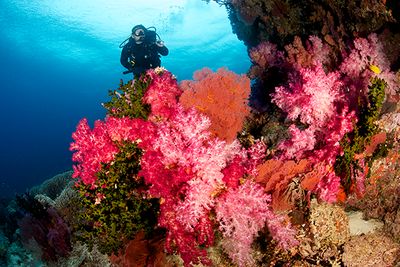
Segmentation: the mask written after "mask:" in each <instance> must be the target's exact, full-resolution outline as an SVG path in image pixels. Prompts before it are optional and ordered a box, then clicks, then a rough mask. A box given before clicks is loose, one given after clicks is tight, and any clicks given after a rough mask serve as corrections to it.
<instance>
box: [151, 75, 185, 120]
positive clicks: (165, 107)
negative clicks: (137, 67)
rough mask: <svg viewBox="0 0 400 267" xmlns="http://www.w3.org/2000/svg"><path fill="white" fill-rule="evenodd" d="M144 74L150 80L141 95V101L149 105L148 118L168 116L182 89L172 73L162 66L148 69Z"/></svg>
mask: <svg viewBox="0 0 400 267" xmlns="http://www.w3.org/2000/svg"><path fill="white" fill-rule="evenodd" d="M146 74H147V75H148V76H149V77H150V79H151V82H150V85H149V87H148V88H147V91H146V93H145V94H144V96H143V102H144V103H146V104H149V105H151V113H150V119H154V118H159V117H163V118H169V117H170V116H171V111H172V109H174V107H175V105H176V104H177V103H178V98H179V97H180V95H181V94H182V89H181V88H179V87H178V83H177V81H176V78H175V77H174V76H173V75H172V73H171V72H169V71H166V70H164V69H162V68H156V69H150V70H148V71H147V72H146ZM146 78H147V77H145V79H146Z"/></svg>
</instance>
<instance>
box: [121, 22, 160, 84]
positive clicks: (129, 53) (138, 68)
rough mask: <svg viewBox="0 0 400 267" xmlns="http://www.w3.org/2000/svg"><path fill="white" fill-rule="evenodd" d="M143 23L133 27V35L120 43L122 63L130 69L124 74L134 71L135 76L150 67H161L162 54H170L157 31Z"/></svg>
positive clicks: (138, 75)
mask: <svg viewBox="0 0 400 267" xmlns="http://www.w3.org/2000/svg"><path fill="white" fill-rule="evenodd" d="M151 28H154V27H150V28H146V27H144V26H143V25H141V24H140V25H136V26H135V27H133V28H132V35H131V36H130V37H129V38H127V39H126V40H125V41H123V42H122V43H121V44H120V46H119V47H120V48H122V52H121V59H120V61H121V64H122V66H124V67H125V68H127V69H128V71H125V72H123V73H124V74H127V73H130V72H132V73H133V75H134V78H139V77H140V75H141V74H142V73H144V72H146V71H147V70H148V69H152V68H156V67H160V65H161V60H160V55H162V56H166V55H168V48H167V47H166V46H165V45H164V42H163V41H162V40H161V39H160V36H159V35H158V34H157V33H156V30H155V28H154V30H150V29H151Z"/></svg>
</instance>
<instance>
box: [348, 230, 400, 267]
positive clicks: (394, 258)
mask: <svg viewBox="0 0 400 267" xmlns="http://www.w3.org/2000/svg"><path fill="white" fill-rule="evenodd" d="M399 256H400V245H399V244H397V243H395V242H394V241H393V240H392V239H390V238H389V237H388V236H386V235H385V234H384V233H382V232H375V233H369V234H366V235H358V236H354V237H352V238H351V240H350V241H349V242H347V243H346V244H345V245H344V253H343V257H342V259H343V263H344V265H345V266H348V267H356V266H371V267H372V266H398V265H396V263H399V260H400V258H399Z"/></svg>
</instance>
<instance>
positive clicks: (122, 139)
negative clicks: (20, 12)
mask: <svg viewBox="0 0 400 267" xmlns="http://www.w3.org/2000/svg"><path fill="white" fill-rule="evenodd" d="M216 2H218V3H219V4H221V5H224V6H225V7H227V10H228V13H229V18H230V20H231V22H232V27H233V29H234V32H235V33H236V34H237V35H238V37H239V39H241V40H243V42H244V43H245V44H246V45H247V47H248V52H249V57H250V59H251V61H252V67H251V68H250V70H249V72H248V73H247V75H238V74H235V73H233V72H231V71H229V70H227V69H225V68H221V69H219V70H217V71H216V72H213V71H211V70H210V69H207V68H205V69H203V70H200V71H197V72H196V73H195V74H194V79H193V80H191V81H180V82H178V80H177V79H176V78H175V77H174V75H173V74H172V73H171V72H169V71H168V70H166V69H164V68H157V69H152V70H149V71H147V73H145V74H143V75H142V76H141V77H140V78H137V79H136V80H135V81H134V82H133V81H129V82H128V83H125V84H124V83H123V82H122V81H121V84H120V87H119V88H118V89H117V90H113V91H110V92H109V95H110V101H109V102H107V103H104V104H103V106H104V107H105V108H106V110H107V116H106V118H104V120H99V121H96V122H95V123H94V126H93V127H90V126H89V123H88V121H87V120H86V119H82V120H81V121H80V122H79V124H78V126H77V129H76V131H75V132H74V133H73V142H72V143H71V147H70V149H71V151H73V160H74V162H75V165H74V166H73V174H72V177H73V181H74V182H73V185H70V186H66V187H65V189H64V191H63V192H62V193H59V194H58V195H57V197H53V198H52V199H50V197H47V200H46V201H44V200H43V199H44V193H42V194H36V196H35V198H33V196H31V195H27V196H24V197H20V198H19V201H18V204H19V206H20V210H23V212H22V213H21V214H20V215H19V219H18V221H19V225H20V228H21V234H22V237H21V238H22V239H25V241H24V242H23V243H24V244H25V247H29V246H30V247H32V246H33V245H32V244H33V243H34V244H35V246H36V250H39V252H37V253H38V255H40V257H41V259H42V261H43V262H52V263H53V264H54V263H55V262H57V264H58V265H57V264H56V265H57V266H67V265H63V264H65V262H68V264H70V265H69V266H71V264H72V263H71V262H74V263H75V264H78V265H72V266H81V264H86V265H84V266H110V265H111V264H112V265H113V266H365V265H366V264H371V263H373V264H374V265H376V266H394V265H395V264H396V262H400V256H399V255H400V245H399V244H398V242H399V241H400V224H399V221H400V219H399V218H400V208H399V207H400V198H399V192H400V166H399V165H400V163H399V162H400V160H399V155H400V154H399V152H400V151H399V150H400V143H399V141H400V106H399V103H398V101H399V100H400V72H399V67H400V46H399V45H398V44H399V43H400V32H399V29H400V27H399V25H398V20H399V19H400V16H399V14H400V6H399V4H398V1H368V0H365V1H361V2H360V1H357V2H356V1H329V0H319V1H312V2H311V1H305V0H301V1H297V0H296V1H294V0H288V1H278V0H277V1H263V0H254V1H234V0H225V1H218V0H217V1H216ZM39 196H41V197H39ZM38 199H40V200H38ZM351 211H359V212H363V214H364V219H376V220H379V221H380V222H381V224H382V226H381V228H380V229H379V230H376V231H378V232H373V233H365V235H357V234H354V233H352V231H351V229H350V227H349V225H350V219H349V216H348V214H349V212H351ZM28 224H30V225H33V226H34V227H35V228H32V229H38V231H29V228H28V227H27V225H28ZM28 239H29V240H30V241H29V242H28V241H27V240H28ZM54 246H57V247H58V249H54ZM40 251H41V252H40ZM378 252H379V253H378ZM77 255H79V256H77ZM89 255H91V256H89ZM366 255H368V256H366ZM78 259H80V260H78ZM31 262H32V261H31ZM82 266H83V265H82Z"/></svg>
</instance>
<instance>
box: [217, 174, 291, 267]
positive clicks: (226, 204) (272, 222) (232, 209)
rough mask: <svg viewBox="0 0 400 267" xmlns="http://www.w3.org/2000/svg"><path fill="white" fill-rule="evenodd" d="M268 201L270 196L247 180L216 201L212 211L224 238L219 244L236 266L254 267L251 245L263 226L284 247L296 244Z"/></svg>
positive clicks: (289, 230) (287, 225) (281, 218)
mask: <svg viewBox="0 0 400 267" xmlns="http://www.w3.org/2000/svg"><path fill="white" fill-rule="evenodd" d="M270 202H271V197H270V195H267V194H266V193H265V192H264V189H263V188H262V187H261V186H260V185H258V184H256V183H254V182H252V181H250V180H247V181H246V182H245V183H244V184H243V185H241V186H240V187H238V188H236V189H233V190H229V191H228V192H227V193H225V194H224V195H223V196H221V197H220V199H219V201H218V204H217V206H216V209H215V211H216V215H217V220H218V221H219V222H220V227H219V228H220V230H221V231H222V233H223V236H224V239H223V242H222V245H223V247H224V249H225V250H226V251H227V253H228V254H229V256H230V257H231V259H232V260H233V261H234V262H235V263H237V264H238V265H239V266H251V265H254V259H253V257H252V256H251V245H252V243H253V241H254V238H255V237H256V236H257V234H258V232H259V231H260V230H261V229H262V228H263V227H264V226H265V224H267V225H268V228H269V229H270V232H271V235H272V236H273V237H274V238H275V239H276V240H277V241H278V242H279V243H280V244H281V245H282V246H283V247H285V248H288V247H290V246H293V245H296V244H297V243H298V242H297V240H296V239H295V238H294V235H295V231H294V230H293V229H292V228H290V226H289V224H286V225H285V223H283V217H279V216H277V215H275V214H274V213H273V212H272V210H271V208H270Z"/></svg>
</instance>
